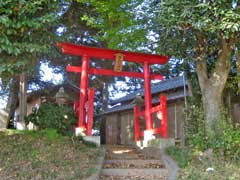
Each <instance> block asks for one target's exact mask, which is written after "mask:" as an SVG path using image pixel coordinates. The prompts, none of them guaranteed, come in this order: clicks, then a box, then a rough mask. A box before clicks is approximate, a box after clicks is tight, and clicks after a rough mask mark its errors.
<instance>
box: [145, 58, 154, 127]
mask: <svg viewBox="0 0 240 180" xmlns="http://www.w3.org/2000/svg"><path fill="white" fill-rule="evenodd" d="M144 96H145V117H146V130H151V129H152V128H153V122H152V113H151V109H152V95H151V78H150V65H149V63H148V62H144Z"/></svg>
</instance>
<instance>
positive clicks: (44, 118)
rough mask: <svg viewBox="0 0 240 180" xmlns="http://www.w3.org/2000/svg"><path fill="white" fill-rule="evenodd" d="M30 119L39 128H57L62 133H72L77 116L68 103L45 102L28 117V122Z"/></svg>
mask: <svg viewBox="0 0 240 180" xmlns="http://www.w3.org/2000/svg"><path fill="white" fill-rule="evenodd" d="M30 121H31V122H32V123H34V124H36V125H37V126H38V127H39V129H56V130H57V132H58V133H60V134H62V135H70V134H72V131H71V130H72V127H73V125H75V124H76V122H77V118H76V116H75V113H74V111H73V108H70V107H68V106H66V105H56V104H51V103H43V104H42V105H41V106H40V108H39V109H38V110H37V109H34V110H33V113H32V114H30V115H29V116H28V117H27V118H26V122H27V123H28V122H30Z"/></svg>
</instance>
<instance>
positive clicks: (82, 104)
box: [78, 55, 89, 132]
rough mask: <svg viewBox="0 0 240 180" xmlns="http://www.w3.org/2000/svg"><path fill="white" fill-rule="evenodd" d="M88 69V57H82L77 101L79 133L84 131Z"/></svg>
mask: <svg viewBox="0 0 240 180" xmlns="http://www.w3.org/2000/svg"><path fill="white" fill-rule="evenodd" d="M88 67H89V57H88V56H87V55H84V56H83V57H82V73H81V79H80V97H79V98H80V99H79V118H78V128H80V129H79V131H82V132H83V131H85V130H86V122H85V121H86V119H85V118H86V109H85V105H86V102H87V88H88Z"/></svg>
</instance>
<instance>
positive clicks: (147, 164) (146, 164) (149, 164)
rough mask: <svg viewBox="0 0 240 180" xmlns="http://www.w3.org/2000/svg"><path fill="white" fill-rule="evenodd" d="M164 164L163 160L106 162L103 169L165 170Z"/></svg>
mask: <svg viewBox="0 0 240 180" xmlns="http://www.w3.org/2000/svg"><path fill="white" fill-rule="evenodd" d="M164 167H165V166H164V163H163V162H162V161H161V160H141V159H133V160H131V159H130V160H126V159H125V160H123V159H121V160H116V159H115V160H106V161H105V163H104V165H103V168H122V169H124V168H130V169H133V168H136V169H138V168H152V169H160V168H164Z"/></svg>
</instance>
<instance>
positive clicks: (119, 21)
mask: <svg viewBox="0 0 240 180" xmlns="http://www.w3.org/2000/svg"><path fill="white" fill-rule="evenodd" d="M77 2H79V3H82V4H87V5H88V7H92V9H94V10H95V11H94V13H88V14H85V15H84V16H82V17H81V19H82V20H83V21H86V23H87V25H88V26H89V27H94V28H97V29H99V32H98V34H97V35H96V38H97V39H98V40H100V41H104V42H107V46H108V47H109V48H118V49H125V50H126V48H128V50H130V49H131V50H136V49H137V47H140V44H142V43H143V42H145V41H146V28H147V27H146V26H144V24H141V23H140V22H142V20H141V19H140V16H139V17H137V13H136V11H137V7H139V5H141V3H142V2H143V1H142V0H140V1H139V0H138V1H136V0H111V1H105V0H91V1H89V0H77Z"/></svg>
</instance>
